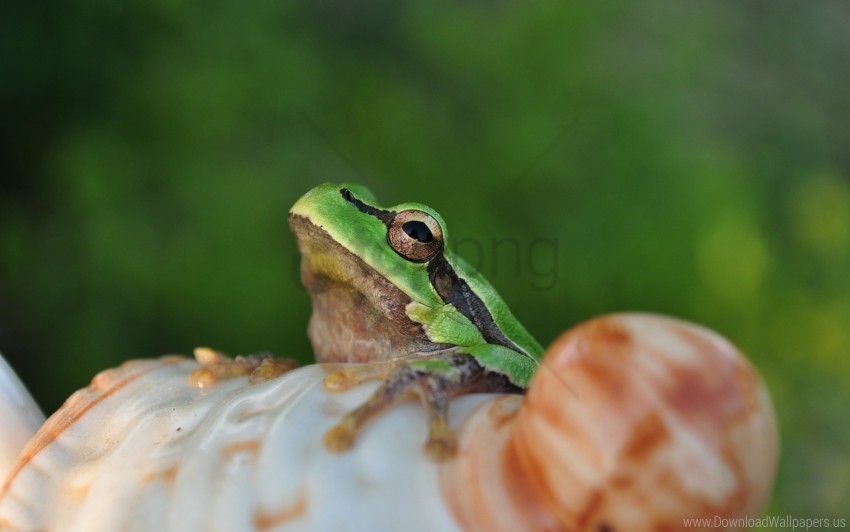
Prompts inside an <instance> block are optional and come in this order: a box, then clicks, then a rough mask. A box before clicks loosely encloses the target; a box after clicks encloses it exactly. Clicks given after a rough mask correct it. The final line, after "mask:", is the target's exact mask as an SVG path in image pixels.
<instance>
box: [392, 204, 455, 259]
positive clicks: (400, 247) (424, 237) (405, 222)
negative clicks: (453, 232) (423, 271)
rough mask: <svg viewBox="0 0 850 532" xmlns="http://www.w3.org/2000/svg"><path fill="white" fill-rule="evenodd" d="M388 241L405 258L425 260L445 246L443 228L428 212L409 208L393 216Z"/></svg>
mask: <svg viewBox="0 0 850 532" xmlns="http://www.w3.org/2000/svg"><path fill="white" fill-rule="evenodd" d="M387 242H389V243H390V246H392V248H393V250H394V251H395V252H396V253H398V254H399V255H401V256H402V257H404V258H405V259H407V260H409V261H412V262H425V261H427V260H430V259H431V257H433V256H434V255H436V254H437V252H439V251H440V250H441V249H442V248H443V228H442V227H440V223H439V222H438V221H437V220H436V219H435V218H434V217H433V216H431V215H430V214H428V213H427V212H424V211H417V210H414V209H409V210H406V211H401V212H399V213H398V214H396V215H395V217H393V219H392V221H391V222H390V224H389V228H388V229H387Z"/></svg>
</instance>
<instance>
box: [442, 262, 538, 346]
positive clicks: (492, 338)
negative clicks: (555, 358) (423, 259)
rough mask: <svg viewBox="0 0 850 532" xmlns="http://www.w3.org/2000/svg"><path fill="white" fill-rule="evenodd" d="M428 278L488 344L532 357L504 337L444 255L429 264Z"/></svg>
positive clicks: (491, 317) (446, 301) (485, 307)
mask: <svg viewBox="0 0 850 532" xmlns="http://www.w3.org/2000/svg"><path fill="white" fill-rule="evenodd" d="M428 278H429V279H430V281H431V286H433V287H434V290H435V291H436V292H437V294H438V295H439V296H440V298H441V299H442V300H443V303H448V304H451V305H454V307H455V308H456V309H457V310H458V312H460V313H461V314H463V315H464V316H466V317H467V318H468V319H469V321H471V322H472V323H473V324H474V325H475V327H476V328H477V329H478V330H479V331H480V332H481V336H483V337H484V340H486V341H487V343H488V344H496V345H501V346H503V347H507V348H508V349H511V350H512V351H516V352H517V353H520V354H522V355H525V356H527V357H529V358H533V357H531V355H529V354H528V353H526V352H525V351H524V350H523V349H520V347H519V346H517V345H516V344H515V343H513V342H512V341H510V340H509V339H508V337H507V336H505V334H504V333H503V332H502V330H501V329H500V328H499V326H498V325H496V322H495V321H494V320H493V315H492V314H491V313H490V309H488V308H487V305H485V304H484V302H483V301H481V298H480V297H478V294H476V293H475V292H473V291H472V288H471V287H470V286H469V284H468V283H467V282H466V281H465V280H463V279H461V278H460V277H458V276H457V274H456V273H455V271H454V268H452V265H451V264H449V261H448V260H446V257H445V256H444V255H443V253H442V252H440V253H438V254H437V256H436V257H434V258H433V259H431V261H430V262H429V263H428Z"/></svg>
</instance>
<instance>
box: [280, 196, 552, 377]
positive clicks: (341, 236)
mask: <svg viewBox="0 0 850 532" xmlns="http://www.w3.org/2000/svg"><path fill="white" fill-rule="evenodd" d="M343 188H347V189H348V190H350V191H351V192H352V193H353V194H354V196H355V197H356V198H357V199H359V200H361V201H363V202H365V203H367V204H369V205H371V206H373V207H376V208H379V209H384V210H391V211H395V212H400V211H403V210H406V209H416V210H420V211H424V212H426V213H428V214H430V215H431V216H433V217H434V219H436V220H437V221H438V222H439V224H440V226H441V228H442V230H443V251H442V253H443V255H444V256H445V258H446V260H447V261H448V263H449V264H450V265H451V267H452V268H453V269H454V271H455V274H456V275H457V276H458V277H459V278H460V279H463V280H465V281H466V282H467V284H468V285H469V287H470V288H471V289H472V291H473V292H474V293H475V294H476V295H477V296H478V297H479V298H480V299H481V301H482V302H483V303H484V305H485V306H486V307H487V309H488V310H489V311H490V314H491V316H492V317H493V321H494V322H495V324H496V326H497V327H498V328H499V329H500V330H501V332H502V333H503V334H504V336H505V337H506V338H508V339H509V340H510V341H511V342H513V344H514V345H516V346H517V347H518V348H519V349H520V351H515V350H513V349H509V348H507V347H504V346H501V345H495V344H490V343H487V342H486V340H485V339H484V337H483V336H482V334H481V332H480V331H479V330H478V328H477V327H476V326H475V325H474V324H473V323H472V322H471V321H470V320H469V319H468V318H467V317H466V316H464V315H463V314H461V313H460V312H459V311H458V310H457V309H456V308H455V307H454V305H451V304H446V303H444V302H443V300H442V299H441V298H440V296H439V294H438V293H437V291H436V289H435V288H434V287H433V286H432V284H431V281H430V279H429V276H428V270H427V267H428V263H427V262H425V263H416V262H411V261H409V260H407V259H405V258H403V257H401V256H400V255H399V254H397V253H396V252H395V251H394V250H393V249H392V247H391V246H390V245H389V243H388V242H387V228H386V226H385V225H384V224H383V223H382V222H381V220H379V219H378V218H376V217H375V216H372V215H370V214H367V213H364V212H361V211H359V210H358V209H356V208H354V207H353V206H352V205H351V203H349V202H347V201H346V200H345V199H344V198H343V197H342V195H341V194H340V190H341V189H343ZM290 213H292V214H297V215H300V216H303V217H305V218H307V219H308V220H310V222H312V223H313V224H314V225H316V226H319V227H321V228H323V229H324V230H325V231H327V232H328V234H330V235H331V237H332V238H333V239H334V241H336V242H337V243H339V244H341V245H342V246H343V247H345V248H346V249H347V250H349V251H350V252H352V253H353V254H355V255H356V256H358V257H360V258H361V259H362V260H363V261H365V262H366V263H367V264H368V265H369V266H371V267H372V268H374V269H375V271H377V272H378V273H379V274H380V275H381V276H383V277H384V278H386V279H387V280H389V281H390V282H391V283H392V284H393V285H395V286H396V287H397V288H398V289H400V290H401V291H402V292H404V293H405V294H406V295H407V296H408V297H409V298H410V303H409V304H408V305H407V307H406V309H405V310H406V313H407V316H408V317H409V318H410V319H411V320H412V321H414V322H416V323H420V324H422V327H423V329H424V330H425V332H426V334H427V336H428V338H429V340H431V341H432V342H435V343H442V344H449V345H452V346H457V347H458V352H459V353H465V354H468V355H470V356H472V357H474V358H475V360H476V361H477V362H478V363H479V364H480V365H481V366H483V367H484V368H486V369H488V370H490V371H493V372H496V373H500V374H503V375H505V376H506V377H507V378H508V379H509V380H510V381H511V383H513V384H514V385H516V386H519V387H521V388H527V387H528V384H529V382H530V381H531V377H532V376H533V375H534V372H535V370H536V369H537V367H538V366H539V360H540V357H541V356H542V353H543V348H542V347H541V346H540V344H539V343H538V342H537V341H536V340H535V339H534V338H533V337H532V336H531V335H530V334H529V333H528V331H526V329H525V327H523V326H522V325H521V324H520V323H519V322H518V321H517V320H516V318H515V317H514V316H513V314H511V311H510V310H509V309H508V306H507V305H506V304H505V302H504V301H503V300H502V298H501V297H500V296H499V294H498V293H497V292H496V290H495V289H494V288H493V287H492V286H491V285H490V283H489V282H487V280H486V279H484V277H483V276H482V275H481V274H480V273H478V271H476V270H475V269H474V268H472V267H471V266H469V264H467V263H466V262H465V261H464V260H463V259H461V258H460V257H457V256H455V255H453V254H452V253H451V251H450V250H449V249H448V247H447V244H448V242H449V236H448V231H447V228H446V224H445V222H444V221H443V219H442V217H441V216H440V215H439V213H437V212H436V211H435V210H433V209H432V208H430V207H428V206H426V205H422V204H419V203H402V204H399V205H395V206H392V207H381V206H379V205H377V203H376V202H375V197H374V195H373V194H372V193H371V192H370V191H369V190H368V189H367V188H366V187H363V186H361V185H357V184H333V183H325V184H323V185H319V186H318V187H316V188H314V189H313V190H311V191H310V192H308V193H307V194H305V195H304V196H303V197H302V198H301V199H299V200H298V202H297V203H296V204H295V205H294V206H293V207H292V209H291V210H290ZM411 364H414V365H416V366H421V367H422V369H425V370H426V371H432V372H435V373H436V372H444V371H445V370H446V369H447V368H444V367H442V365H445V362H442V361H438V360H434V361H429V360H427V359H420V360H415V361H411ZM429 364H437V365H440V367H431V366H429Z"/></svg>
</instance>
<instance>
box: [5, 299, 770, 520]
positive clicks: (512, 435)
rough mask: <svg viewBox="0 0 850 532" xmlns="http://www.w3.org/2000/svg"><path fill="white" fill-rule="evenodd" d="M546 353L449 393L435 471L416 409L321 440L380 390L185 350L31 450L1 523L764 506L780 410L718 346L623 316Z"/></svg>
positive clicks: (93, 397) (606, 513)
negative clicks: (522, 384) (330, 387)
mask: <svg viewBox="0 0 850 532" xmlns="http://www.w3.org/2000/svg"><path fill="white" fill-rule="evenodd" d="M544 363H545V365H544V366H542V367H541V368H540V369H539V370H538V372H537V375H536V376H535V379H534V381H533V383H532V385H531V387H530V389H529V391H528V393H527V395H526V396H525V397H524V398H523V397H522V396H510V395H493V394H489V395H486V394H477V395H467V396H462V397H459V398H456V399H455V400H453V402H452V404H451V409H450V418H451V420H452V424H453V426H454V427H455V428H456V430H457V431H458V435H459V444H460V449H459V453H458V456H457V457H456V458H454V459H453V460H449V461H447V462H442V463H434V462H431V461H429V460H427V459H426V458H425V456H424V455H423V453H422V447H421V442H422V441H423V440H424V439H425V435H426V430H427V420H426V419H425V415H424V412H423V411H422V409H421V407H420V406H419V405H418V404H416V403H414V402H410V403H406V404H403V405H400V406H397V407H394V408H392V409H391V410H389V411H388V412H387V413H385V414H383V415H382V416H380V417H379V418H378V419H376V420H374V421H373V422H372V423H370V425H369V426H368V427H367V428H366V429H365V430H364V432H363V433H362V435H361V437H360V438H359V439H358V441H357V444H356V445H355V446H354V448H353V449H352V450H350V451H348V452H346V453H342V454H332V453H330V452H328V451H327V450H326V449H325V448H324V447H323V445H322V443H321V442H322V436H323V434H324V432H325V431H326V430H327V429H329V428H330V427H332V426H333V425H334V424H335V423H336V422H337V421H338V420H339V417H340V416H341V415H342V414H344V413H345V412H347V411H348V410H350V409H351V408H354V407H356V406H357V405H359V404H360V403H361V402H362V401H364V400H365V399H366V398H367V397H368V396H369V394H370V393H371V392H372V391H373V390H374V389H375V387H376V384H374V383H369V384H364V385H360V386H357V387H355V388H353V389H351V390H348V391H346V392H342V393H330V392H327V391H326V390H325V389H324V387H323V385H322V379H323V377H324V375H325V373H326V370H325V368H323V367H322V366H319V365H313V366H307V367H303V368H299V369H296V370H293V371H291V372H289V373H286V374H284V375H282V376H281V377H279V378H277V379H274V380H271V381H267V382H260V383H257V384H250V383H249V382H248V378H247V377H238V378H234V379H231V380H225V381H221V382H218V383H216V384H215V385H213V386H210V387H205V388H197V387H192V386H189V385H188V384H187V377H188V376H189V375H190V374H191V373H192V372H193V371H195V370H197V369H198V365H197V363H196V362H194V361H192V360H190V359H187V358H183V357H164V358H160V359H158V360H142V361H131V362H127V363H125V364H124V365H122V366H120V367H119V368H116V369H112V370H107V371H105V372H103V373H101V374H99V375H98V376H96V377H95V378H94V380H93V381H92V383H91V385H90V386H89V387H88V388H85V389H83V390H80V391H78V392H77V393H75V394H74V395H72V396H71V397H70V398H69V399H68V401H67V402H66V404H65V405H64V406H63V407H62V408H61V409H60V410H59V411H58V412H57V413H56V414H54V415H53V416H51V417H50V419H49V420H48V421H47V422H46V423H45V424H44V425H43V426H42V427H41V429H40V430H39V431H38V433H37V434H36V435H35V437H34V438H33V439H32V440H31V441H30V442H29V443H28V444H27V445H26V447H25V448H24V449H23V451H22V452H21V454H20V457H19V459H18V461H17V463H16V464H15V465H14V466H13V467H12V469H11V471H10V473H9V474H8V476H7V477H6V480H5V481H4V482H3V484H2V485H0V529H11V530H32V529H49V530H85V531H99V530H158V531H163V530H180V531H193V530H355V529H356V530H395V529H403V530H459V529H468V530H596V531H604V530H608V531H613V530H630V531H631V530H650V529H652V530H657V529H665V528H666V529H674V530H675V529H682V528H684V524H683V521H682V519H684V518H691V517H709V518H713V517H714V516H715V515H718V516H721V517H727V518H734V517H741V516H755V515H758V513H759V511H760V510H761V509H762V508H763V507H764V504H765V502H766V500H767V497H768V496H769V494H770V490H771V487H772V484H773V477H774V473H775V467H776V460H777V453H778V440H777V434H776V426H775V420H774V415H773V410H772V406H771V404H770V400H769V397H768V394H767V391H766V389H765V387H764V385H763V383H762V382H761V380H760V378H759V376H758V374H757V373H756V372H755V370H754V369H753V368H752V366H751V365H750V364H749V363H748V362H747V361H746V359H745V358H744V357H743V356H742V355H741V354H740V353H739V352H738V351H737V350H736V349H735V348H734V347H733V346H732V345H731V344H730V343H729V342H728V341H726V340H724V339H723V338H721V337H720V336H718V335H716V334H715V333H712V332H711V331H708V330H706V329H703V328H701V327H697V326H694V325H691V324H687V323H685V322H681V321H677V320H672V319H669V318H663V317H659V316H652V315H639V314H619V315H611V316H606V317H602V318H598V319H595V320H592V321H589V322H586V323H584V324H582V325H579V326H577V327H575V328H573V329H572V330H570V331H568V332H567V333H565V334H564V335H563V336H562V337H561V338H559V339H558V340H557V341H556V342H555V343H554V344H553V345H552V346H551V347H550V348H549V350H548V352H547V354H546V357H545V359H544ZM4 437H5V433H4ZM694 528H697V527H694Z"/></svg>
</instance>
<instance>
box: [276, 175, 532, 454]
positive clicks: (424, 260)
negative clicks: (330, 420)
mask: <svg viewBox="0 0 850 532" xmlns="http://www.w3.org/2000/svg"><path fill="white" fill-rule="evenodd" d="M289 225H290V228H291V229H292V232H293V233H294V235H295V237H296V239H297V241H298V248H299V250H300V252H301V279H302V282H303V283H304V286H305V287H306V288H307V291H308V292H309V293H310V297H311V299H312V304H313V313H312V316H311V318H310V323H309V326H308V334H309V337H310V341H311V343H312V345H313V348H314V350H315V354H316V360H317V361H318V362H320V363H325V362H368V363H369V364H356V365H346V366H343V367H342V369H339V370H337V371H333V372H331V373H329V374H328V375H327V376H326V378H325V381H324V384H325V387H326V388H327V389H329V390H344V389H347V388H349V387H351V386H354V385H356V384H358V383H360V382H363V381H366V380H374V379H380V380H383V383H382V384H381V385H380V387H379V388H378V389H377V391H375V392H374V394H373V395H372V396H371V397H370V398H369V400H368V401H366V403H364V404H363V405H362V406H360V407H359V408H357V409H355V410H353V411H352V412H349V413H348V414H347V415H345V416H344V417H343V418H342V420H341V422H340V423H339V424H338V425H337V426H335V427H334V428H332V429H331V430H330V431H328V433H327V434H326V436H325V445H326V446H327V447H328V448H329V449H330V450H332V451H337V452H341V451H344V450H346V449H348V448H350V447H351V446H352V445H353V444H354V441H355V439H356V437H357V434H358V432H359V431H360V430H361V429H362V427H363V425H364V424H365V423H366V422H367V421H368V420H369V419H370V418H373V417H374V416H376V415H378V414H379V413H380V412H382V411H383V410H385V409H387V408H388V407H390V406H392V405H393V404H395V403H397V402H399V401H401V400H404V399H406V398H409V397H417V398H419V400H420V401H421V402H422V404H423V406H424V408H425V409H426V411H427V415H428V419H429V434H428V440H427V442H426V444H425V453H426V455H428V456H429V457H431V458H432V459H435V460H442V459H445V458H448V457H451V456H452V455H453V454H454V453H455V452H456V448H457V442H456V439H455V436H454V434H453V433H452V431H451V429H450V428H449V424H448V420H447V410H448V402H449V399H450V398H451V397H453V396H456V395H459V394H464V393H470V392H497V393H505V392H507V393H521V392H522V391H523V390H524V389H525V388H526V387H527V386H528V384H529V381H530V380H531V377H532V375H533V374H534V372H535V370H536V369H537V367H538V366H539V360H540V357H541V355H542V352H543V349H542V347H541V346H540V344H539V343H537V341H536V340H535V339H534V338H533V337H532V336H531V335H530V334H529V333H528V331H526V329H525V328H524V327H523V326H522V325H521V324H520V323H519V322H518V321H517V320H516V318H515V317H514V316H513V314H511V311H510V310H509V309H508V307H507V305H506V304H505V302H504V301H503V300H502V298H501V297H499V294H498V293H497V292H496V290H495V289H494V288H493V287H492V286H491V285H490V283H488V282H487V280H486V279H484V277H482V276H481V274H479V273H478V272H477V271H476V270H475V269H474V268H472V267H471V266H470V265H469V264H467V263H466V262H464V261H463V260H462V259H461V258H460V257H458V256H455V255H454V254H452V253H451V251H450V250H449V249H448V247H447V246H446V243H447V241H448V231H447V228H446V224H445V222H444V221H443V219H442V217H441V216H440V215H439V214H438V213H437V212H436V211H435V210H433V209H431V208H430V207H428V206H426V205H422V204H418V203H403V204H400V205H395V206H393V207H382V206H380V205H378V203H377V202H376V201H375V198H374V196H373V195H372V193H371V192H370V191H369V190H368V189H366V188H365V187H363V186H359V185H354V184H343V185H336V184H331V183H326V184H323V185H320V186H318V187H316V188H314V189H313V190H311V191H310V192H308V193H307V194H305V195H304V196H303V197H302V198H301V199H299V200H298V202H296V203H295V205H294V206H293V207H292V209H291V210H290V211H289Z"/></svg>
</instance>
